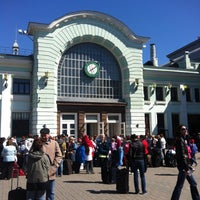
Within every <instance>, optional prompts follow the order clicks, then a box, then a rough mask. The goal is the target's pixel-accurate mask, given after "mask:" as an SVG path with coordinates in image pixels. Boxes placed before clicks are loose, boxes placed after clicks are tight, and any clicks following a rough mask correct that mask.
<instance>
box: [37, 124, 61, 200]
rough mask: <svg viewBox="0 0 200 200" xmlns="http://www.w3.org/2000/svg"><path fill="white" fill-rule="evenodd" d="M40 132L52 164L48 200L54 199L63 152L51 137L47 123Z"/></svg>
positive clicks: (47, 193) (44, 149)
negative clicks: (57, 172)
mask: <svg viewBox="0 0 200 200" xmlns="http://www.w3.org/2000/svg"><path fill="white" fill-rule="evenodd" d="M40 134H41V138H42V141H43V147H42V149H43V151H44V153H46V154H48V156H49V158H50V164H51V166H50V169H49V181H48V185H47V189H46V200H54V196H55V192H54V190H55V179H56V171H57V168H58V167H59V165H60V162H61V160H62V153H61V151H60V147H59V144H58V143H57V142H56V141H55V140H53V139H51V137H50V130H49V129H48V128H46V126H45V125H44V128H42V129H41V130H40Z"/></svg>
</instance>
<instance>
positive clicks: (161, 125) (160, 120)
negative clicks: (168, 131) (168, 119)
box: [157, 113, 165, 132]
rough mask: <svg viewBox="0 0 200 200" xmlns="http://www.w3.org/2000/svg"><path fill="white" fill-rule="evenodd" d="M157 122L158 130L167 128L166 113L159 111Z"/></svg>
mask: <svg viewBox="0 0 200 200" xmlns="http://www.w3.org/2000/svg"><path fill="white" fill-rule="evenodd" d="M157 122H158V123H157V124H158V132H162V131H163V130H165V121H164V114H163V113H157Z"/></svg>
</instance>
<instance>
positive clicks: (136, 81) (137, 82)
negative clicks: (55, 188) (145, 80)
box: [135, 78, 140, 86]
mask: <svg viewBox="0 0 200 200" xmlns="http://www.w3.org/2000/svg"><path fill="white" fill-rule="evenodd" d="M139 82H140V79H139V78H136V79H135V85H136V86H138V85H139Z"/></svg>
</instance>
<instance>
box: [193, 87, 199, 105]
mask: <svg viewBox="0 0 200 200" xmlns="http://www.w3.org/2000/svg"><path fill="white" fill-rule="evenodd" d="M194 95H195V96H194V97H195V102H200V89H199V88H195V89H194Z"/></svg>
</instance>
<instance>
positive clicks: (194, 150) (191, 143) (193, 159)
mask: <svg viewBox="0 0 200 200" xmlns="http://www.w3.org/2000/svg"><path fill="white" fill-rule="evenodd" d="M189 146H190V149H191V165H193V164H195V166H197V161H196V156H195V154H196V153H197V152H198V148H197V145H196V144H195V141H194V139H191V140H190V141H189Z"/></svg>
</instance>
